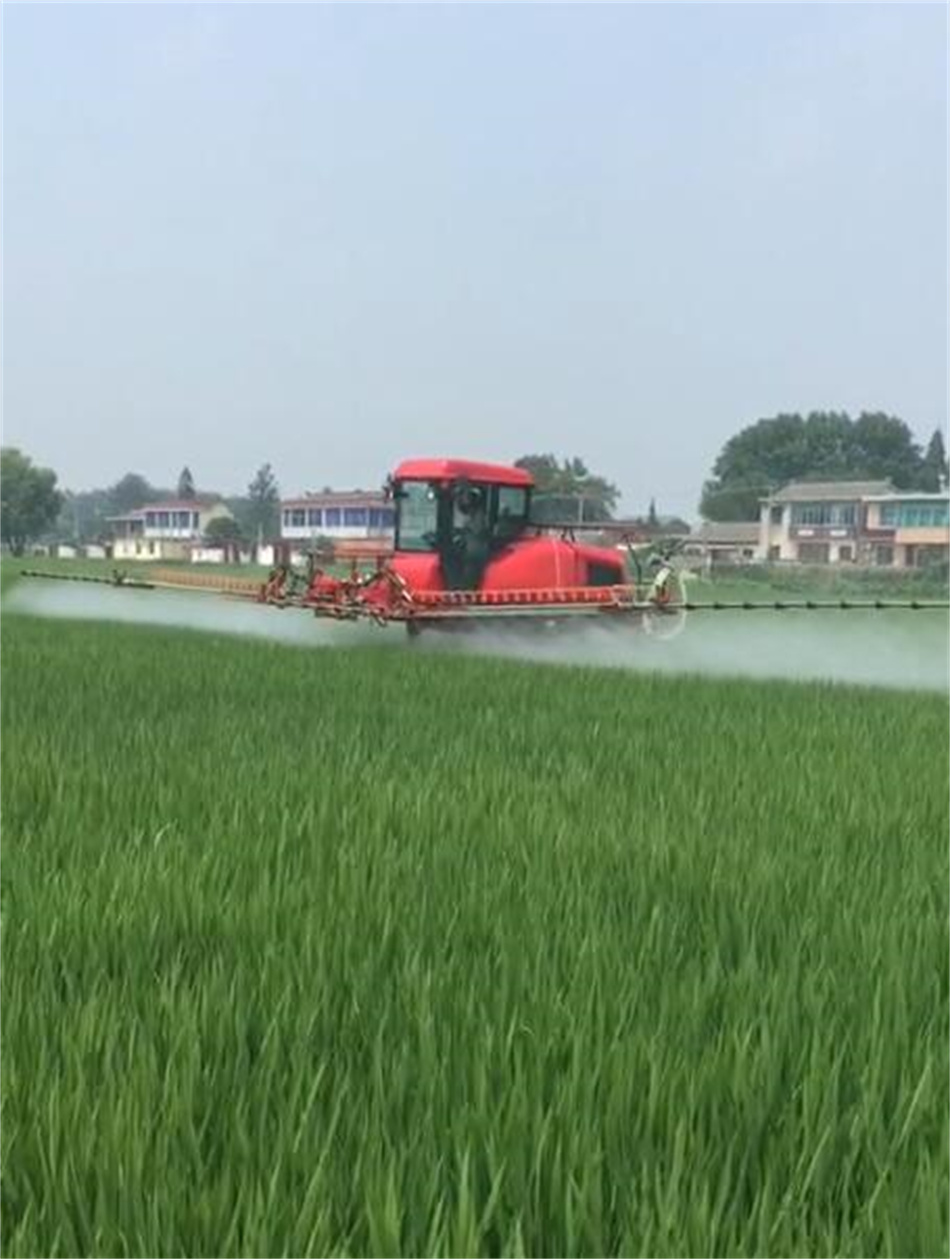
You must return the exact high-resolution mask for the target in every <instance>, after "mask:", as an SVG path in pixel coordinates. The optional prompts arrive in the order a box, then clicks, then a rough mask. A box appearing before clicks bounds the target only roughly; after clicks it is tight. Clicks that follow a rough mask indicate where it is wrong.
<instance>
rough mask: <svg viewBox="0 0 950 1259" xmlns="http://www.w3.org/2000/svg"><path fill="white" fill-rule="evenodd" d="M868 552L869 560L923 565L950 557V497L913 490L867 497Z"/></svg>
mask: <svg viewBox="0 0 950 1259" xmlns="http://www.w3.org/2000/svg"><path fill="white" fill-rule="evenodd" d="M864 506H865V518H864V537H863V543H864V553H863V555H862V559H863V560H864V562H865V563H868V564H879V565H884V566H887V567H890V566H891V565H893V566H894V567H896V568H922V567H924V566H926V565H928V564H933V563H944V564H945V563H946V562H947V560H948V558H950V499H948V496H947V494H946V493H942V494H940V493H938V494H923V493H920V492H914V491H910V490H905V491H894V492H893V493H891V494H875V495H872V496H869V497H868V498H866V499H865V502H864Z"/></svg>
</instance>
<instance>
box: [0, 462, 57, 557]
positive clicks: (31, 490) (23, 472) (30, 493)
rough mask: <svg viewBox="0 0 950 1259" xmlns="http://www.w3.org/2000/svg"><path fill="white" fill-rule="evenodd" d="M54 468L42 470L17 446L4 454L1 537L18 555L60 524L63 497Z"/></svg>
mask: <svg viewBox="0 0 950 1259" xmlns="http://www.w3.org/2000/svg"><path fill="white" fill-rule="evenodd" d="M56 480H57V478H56V473H55V472H54V471H53V470H52V468H40V467H37V465H36V464H34V463H33V461H32V459H30V458H29V456H28V455H24V454H23V452H22V451H20V450H18V449H17V448H16V447H14V446H5V447H3V449H2V451H0V534H2V537H3V541H4V542H5V543H6V545H7V546H8V547H9V548H10V550H11V551H12V552H13V554H14V555H22V554H23V552H24V550H25V549H26V545H27V543H28V542H31V541H32V540H33V539H34V538H38V537H39V536H40V535H41V534H42V533H44V532H45V531H46V530H47V529H49V527H50V526H51V525H52V524H53V522H54V521H55V520H56V518H57V516H58V515H59V513H60V509H61V507H62V505H63V495H62V493H61V492H60V491H59V490H58V489H57V488H56Z"/></svg>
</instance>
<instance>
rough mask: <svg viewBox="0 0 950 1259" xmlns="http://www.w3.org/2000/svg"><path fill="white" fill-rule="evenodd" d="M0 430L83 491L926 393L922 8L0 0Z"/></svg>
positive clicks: (669, 475)
mask: <svg viewBox="0 0 950 1259" xmlns="http://www.w3.org/2000/svg"><path fill="white" fill-rule="evenodd" d="M3 43H4V63H3V74H4V100H3V105H4V119H3V219H4V224H3V246H4V249H3V262H4V277H3V316H4V333H3V350H4V373H3V374H4V384H3V404H4V405H3V440H4V442H5V443H6V444H16V445H20V446H22V447H23V448H24V449H25V450H27V451H28V452H29V453H30V454H32V455H33V457H34V458H36V459H38V460H40V461H42V462H44V463H48V464H51V465H52V466H53V467H55V468H56V469H57V471H58V472H59V474H60V478H61V481H62V482H64V483H65V484H66V485H68V486H70V487H71V488H83V487H88V486H91V485H93V484H106V483H109V482H110V481H114V480H115V479H117V478H118V477H119V476H120V475H122V473H124V472H125V471H128V470H130V469H132V470H136V471H140V472H142V473H144V474H145V475H147V476H148V477H150V478H151V479H152V480H154V481H156V482H159V483H173V482H174V480H175V478H176V477H177V473H178V471H179V469H180V468H181V466H182V465H183V464H185V463H187V464H189V465H190V466H191V468H192V470H193V471H194V473H195V476H196V479H197V480H198V483H199V485H201V486H203V487H206V488H216V489H221V490H222V491H225V492H234V491H239V490H241V489H242V488H243V487H245V486H246V484H247V482H248V481H249V480H250V478H251V476H252V474H253V472H254V470H255V468H256V467H257V466H258V465H259V464H260V463H262V462H263V461H264V460H270V461H271V462H272V463H273V464H274V466H275V469H276V471H277V473H278V477H279V479H280V482H281V486H282V488H283V490H284V491H285V492H286V493H288V494H291V493H297V492H300V491H301V490H304V489H308V488H314V487H319V486H322V485H324V484H334V485H338V486H350V485H361V486H376V485H378V484H379V483H380V482H381V481H382V479H383V477H384V475H385V473H386V472H387V470H388V469H389V467H390V466H391V465H392V464H393V463H394V462H396V461H397V460H399V459H400V458H402V457H407V456H414V455H428V454H431V455H437V454H454V455H462V456H465V455H470V456H473V457H478V458H490V459H498V460H509V459H513V458H515V457H517V456H518V455H520V454H523V453H526V452H529V451H548V450H551V451H554V452H556V453H558V454H562V455H572V454H580V455H582V456H584V457H585V458H587V460H588V462H589V463H590V464H591V466H592V467H593V468H594V469H595V470H597V471H600V472H604V473H606V474H607V475H609V476H611V477H612V479H614V480H615V481H616V482H617V483H618V484H619V485H620V486H621V488H622V490H623V493H624V501H623V506H624V508H625V509H626V510H629V511H637V510H640V509H642V508H643V507H645V505H646V502H647V500H648V499H649V497H650V496H651V495H655V496H656V499H657V503H658V505H659V508H660V510H661V511H663V510H668V511H673V510H678V511H685V512H688V513H690V514H693V513H694V512H695V507H696V503H697V500H698V497H699V492H700V487H701V483H702V480H703V478H704V477H705V476H706V475H707V474H708V470H709V467H710V465H711V463H712V461H713V460H714V458H715V456H716V453H717V451H718V449H719V448H720V446H721V445H722V443H723V442H724V441H725V440H726V439H727V438H728V437H729V435H730V434H731V433H733V432H735V431H736V430H737V429H739V428H740V427H742V426H743V425H745V424H747V423H751V422H753V421H754V420H755V419H757V418H759V417H760V416H764V415H771V414H774V413H776V412H777V411H780V410H802V411H806V410H809V409H819V408H843V409H848V410H850V411H852V412H853V413H856V412H857V411H859V410H860V409H862V408H874V409H877V408H881V409H885V410H888V411H891V412H893V413H896V414H899V415H901V416H902V417H903V418H905V419H906V420H907V421H908V423H910V425H911V426H912V427H913V428H914V429H915V431H916V432H917V433H918V434H919V435H920V437H921V439H922V440H926V439H927V437H928V436H929V434H930V432H932V430H933V429H934V427H936V426H938V425H939V426H941V427H943V426H945V424H946V418H947V333H948V329H947V278H948V277H947V164H946V151H947V98H946V92H947V87H946V83H947V51H946V48H947V16H946V10H945V9H944V8H943V7H942V6H937V5H928V6H912V5H907V4H904V5H891V6H888V5H861V4H846V5H835V6H816V5H768V4H762V5H733V6H713V5H709V6H691V5H682V6H680V5H675V6H674V5H669V6H663V7H660V6H633V5H627V6H620V5H602V6H596V5H585V6H580V5H577V6H568V5H558V6H541V5H522V6H504V7H502V6H497V5H484V6H476V5H455V6H436V5H430V6H408V5H406V6H389V7H384V6H376V5H348V6H345V7H344V6H342V5H340V6H334V5H319V6H318V5H313V6H305V5H287V6H277V5H267V6H265V5H259V6H258V5H231V6H227V7H224V6H220V5H205V6H202V5H186V4H180V5H165V6H158V5H155V6H148V5H136V6H123V7H119V6H110V5H100V6H84V5H82V4H76V3H74V4H70V5H62V6H46V5H35V6H27V5H9V4H8V5H5V6H4V15H3Z"/></svg>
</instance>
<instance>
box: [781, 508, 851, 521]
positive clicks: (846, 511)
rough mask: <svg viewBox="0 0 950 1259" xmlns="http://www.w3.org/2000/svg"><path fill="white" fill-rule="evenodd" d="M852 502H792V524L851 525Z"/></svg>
mask: <svg viewBox="0 0 950 1259" xmlns="http://www.w3.org/2000/svg"><path fill="white" fill-rule="evenodd" d="M854 517H855V505H854V503H794V504H793V505H792V524H794V525H853V524H854Z"/></svg>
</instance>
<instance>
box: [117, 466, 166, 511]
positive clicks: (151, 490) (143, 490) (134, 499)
mask: <svg viewBox="0 0 950 1259" xmlns="http://www.w3.org/2000/svg"><path fill="white" fill-rule="evenodd" d="M107 493H108V496H109V508H110V512H111V514H112V515H114V516H121V515H123V514H124V513H125V512H130V511H135V510H136V508H138V507H144V506H145V504H146V503H154V502H157V501H158V500H159V499H160V498H164V497H165V496H166V495H165V491H164V490H160V489H156V487H155V486H154V485H151V484H150V483H149V482H148V481H147V480H146V479H145V477H143V476H140V475H139V473H138V472H127V473H126V474H125V476H124V477H122V478H121V479H120V480H118V481H116V483H115V485H113V486H110V488H109V489H108V491H107Z"/></svg>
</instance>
